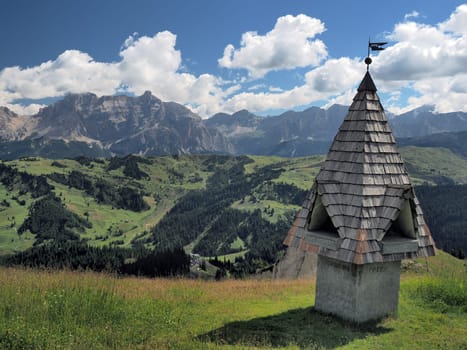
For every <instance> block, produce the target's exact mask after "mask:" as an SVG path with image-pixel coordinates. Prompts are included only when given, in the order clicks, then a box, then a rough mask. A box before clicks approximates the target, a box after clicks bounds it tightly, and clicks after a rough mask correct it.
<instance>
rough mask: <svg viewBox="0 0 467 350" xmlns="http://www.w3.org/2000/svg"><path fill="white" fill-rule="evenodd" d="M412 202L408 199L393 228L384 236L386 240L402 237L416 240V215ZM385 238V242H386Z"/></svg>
mask: <svg viewBox="0 0 467 350" xmlns="http://www.w3.org/2000/svg"><path fill="white" fill-rule="evenodd" d="M412 206H413V203H412V200H410V199H407V200H406V201H405V202H404V204H403V205H402V207H401V210H400V212H399V216H398V217H397V219H396V220H395V221H394V222H393V223H392V225H391V227H390V228H389V230H388V231H387V233H386V234H385V235H384V238H390V237H393V238H394V237H400V238H410V239H416V238H417V234H416V231H415V224H414V215H413V211H412ZM384 238H383V240H384Z"/></svg>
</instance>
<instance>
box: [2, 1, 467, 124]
mask: <svg viewBox="0 0 467 350" xmlns="http://www.w3.org/2000/svg"><path fill="white" fill-rule="evenodd" d="M1 7H2V11H1V12H0V38H1V42H2V43H3V49H2V54H1V55H0V105H4V106H8V107H9V108H11V109H13V110H14V111H16V112H18V113H22V114H28V113H34V112H36V111H37V110H38V109H39V108H40V107H42V106H44V104H46V103H48V102H50V101H54V100H56V99H57V98H60V97H62V96H64V95H65V94H67V93H80V92H88V91H89V92H94V93H96V94H97V95H112V94H121V93H126V94H131V95H140V94H142V93H143V92H144V91H145V90H150V91H152V93H153V94H154V95H156V96H158V97H159V98H161V99H162V100H166V101H168V100H170V101H176V102H179V103H182V104H185V105H186V106H188V107H190V108H192V109H193V110H194V111H196V112H198V113H199V114H200V115H201V116H203V117H209V116H211V115H213V114H214V113H216V112H228V113H232V112H235V111H237V110H240V109H244V108H246V109H248V110H250V111H252V112H256V113H258V114H276V113H279V112H280V111H284V110H288V109H295V110H302V109H304V108H307V107H309V106H312V105H317V106H324V107H326V106H329V105H332V104H333V103H342V104H348V103H350V101H351V98H352V97H353V95H354V94H355V87H356V85H357V84H358V83H359V81H360V80H361V78H362V77H363V73H364V71H365V65H364V64H363V59H364V58H365V56H366V49H367V42H368V37H369V36H371V38H372V39H373V40H377V41H388V42H389V44H388V45H387V49H386V50H385V51H382V52H380V53H378V54H377V55H375V56H377V57H374V63H373V64H372V66H371V72H372V75H373V77H374V80H375V82H376V85H377V87H378V89H379V94H380V96H381V98H382V100H383V105H384V106H385V108H386V109H388V110H390V111H392V112H395V113H400V112H403V111H406V110H410V109H413V108H416V107H419V106H421V105H424V104H430V105H434V108H435V109H436V110H437V111H439V112H448V111H454V110H463V111H467V5H466V4H463V2H462V1H450V0H431V1H426V0H424V1H421V0H413V1H406V0H405V1H402V0H393V1H385V2H383V1H380V2H378V1H374V0H373V1H358V2H351V1H345V0H341V1H337V0H327V1H312V0H308V1H305V0H289V1H283V0H281V1H279V0H277V1H276V0H236V1H230V0H222V1H221V0H199V1H194V0H191V1H189V0H184V1H181V0H170V1H143V0H135V1H131V2H130V1H107V0H99V1H96V0H93V1H89V0H82V1H66V0H57V1H56V0H53V1H52V0H45V1H33V0H29V1H26V0H15V1H6V2H4V3H3V4H2V5H1Z"/></svg>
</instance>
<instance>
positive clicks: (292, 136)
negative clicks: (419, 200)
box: [0, 91, 467, 159]
mask: <svg viewBox="0 0 467 350" xmlns="http://www.w3.org/2000/svg"><path fill="white" fill-rule="evenodd" d="M432 110H433V108H432V107H430V106H423V107H421V108H418V109H415V110H412V111H410V112H408V113H404V114H401V115H399V116H393V115H389V120H390V123H391V126H392V128H393V131H394V134H395V136H396V137H397V138H398V139H400V140H401V142H402V143H404V144H415V143H418V145H426V146H433V144H432V143H433V142H432V141H433V140H435V141H437V142H438V144H437V146H440V145H441V146H443V145H444V144H445V143H446V142H447V143H449V144H451V145H452V146H453V147H455V145H456V144H457V145H459V142H460V144H461V146H457V151H458V153H459V149H460V153H462V149H463V146H462V145H465V142H466V141H465V138H466V137H467V135H466V133H459V132H460V131H464V130H467V113H464V112H454V113H444V114H442V113H434V112H433V111H432ZM347 111H348V107H347V106H343V105H333V106H331V107H330V108H328V109H323V108H319V107H311V108H308V109H306V110H304V111H301V112H296V111H287V112H285V113H283V114H280V115H278V116H269V117H262V116H257V115H255V114H253V113H250V112H249V111H247V110H242V111H239V112H236V113H234V114H226V113H218V114H215V115H214V116H212V117H211V118H209V119H205V120H203V119H202V118H201V117H200V116H198V115H197V114H195V113H193V112H192V111H190V110H189V109H187V108H186V107H184V106H182V105H180V104H177V103H174V102H163V101H161V100H160V99H158V98H157V97H155V96H153V95H152V94H151V93H150V92H149V91H147V92H145V93H144V94H143V95H141V96H137V97H132V96H125V95H121V96H102V97H97V96H96V95H94V94H92V93H85V94H70V95H67V96H65V97H64V98H63V99H62V100H60V101H57V102H56V103H54V104H51V105H49V106H47V107H45V108H42V109H41V110H40V111H39V112H38V113H37V114H35V115H31V116H24V115H17V114H16V113H14V112H12V111H10V110H9V109H8V108H6V107H0V158H2V159H14V158H19V157H22V156H33V155H39V156H43V157H48V158H64V157H76V156H80V155H85V156H91V157H107V156H111V155H120V156H122V155H126V154H139V155H146V156H155V155H166V154H202V153H216V154H235V155H240V154H255V155H278V156H285V157H297V156H306V155H311V154H322V153H326V152H327V150H328V148H329V145H330V143H331V141H332V139H333V137H334V135H335V134H336V132H337V129H338V127H339V125H340V124H341V122H342V120H343V119H344V117H345V115H346V114H347ZM441 133H442V135H443V136H439V137H428V138H426V137H427V136H428V135H433V134H441ZM451 133H455V134H452V135H451ZM424 138H425V141H424ZM440 143H441V144H440ZM454 151H455V150H454Z"/></svg>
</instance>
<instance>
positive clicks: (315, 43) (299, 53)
mask: <svg viewBox="0 0 467 350" xmlns="http://www.w3.org/2000/svg"><path fill="white" fill-rule="evenodd" d="M324 31H325V26H324V23H323V22H321V21H320V20H319V19H316V18H312V17H308V16H306V15H303V14H300V15H298V16H292V15H287V16H283V17H279V18H278V19H277V22H276V24H275V26H274V28H273V29H272V30H271V31H270V32H268V33H266V34H265V35H260V34H258V33H257V32H246V33H244V34H243V35H242V40H241V42H240V48H238V49H235V47H234V46H233V45H232V44H229V45H227V46H226V47H225V49H224V55H223V56H222V58H220V59H219V60H218V63H219V65H220V66H221V67H225V68H243V69H246V70H247V71H248V72H249V74H250V76H251V77H253V78H260V77H263V76H264V75H265V74H266V73H268V72H270V71H274V70H281V69H293V68H296V67H306V66H316V65H318V64H319V63H320V62H321V61H322V60H323V59H324V58H326V56H327V49H326V46H325V45H324V43H323V42H322V41H321V40H319V39H314V38H315V36H316V35H318V34H321V33H322V32H324Z"/></svg>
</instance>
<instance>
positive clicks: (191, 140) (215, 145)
mask: <svg viewBox="0 0 467 350" xmlns="http://www.w3.org/2000/svg"><path fill="white" fill-rule="evenodd" d="M20 118H22V119H24V120H26V121H23V122H22V123H20V122H14V121H15V120H18V121H19V120H20ZM22 125H28V127H27V128H24V127H23V129H21V128H20V127H18V126H22ZM0 127H2V130H4V131H3V132H2V134H0V137H1V138H2V139H3V141H4V144H3V146H4V147H6V145H5V142H6V143H9V142H11V141H15V142H16V143H17V145H18V142H19V143H20V144H21V146H24V145H25V144H27V143H28V142H29V143H31V142H30V141H31V140H41V143H47V142H49V141H50V140H54V141H57V140H59V141H61V142H64V143H70V142H75V143H78V144H80V145H83V144H84V145H88V146H89V147H90V148H98V149H101V150H102V151H103V152H104V153H109V154H117V155H125V154H129V153H135V154H141V155H164V154H185V153H232V152H233V149H232V147H231V145H230V143H229V142H228V140H227V139H226V138H225V137H224V136H223V135H222V134H221V133H220V132H219V131H217V130H216V129H211V128H209V127H207V126H206V125H205V124H204V123H203V122H202V119H201V117H199V116H198V115H197V114H195V113H193V112H191V111H190V110H189V109H188V108H186V107H184V106H182V105H180V104H177V103H173V102H162V101H161V100H160V99H158V98H157V97H155V96H153V95H152V94H151V93H150V92H145V93H144V94H143V95H141V96H138V97H130V96H124V95H122V96H103V97H100V98H98V97H97V96H96V95H94V94H91V93H86V94H70V95H67V96H66V97H65V98H64V99H62V100H60V101H58V102H56V103H54V104H52V105H50V106H47V107H45V108H43V109H41V110H40V111H39V113H37V114H35V115H33V116H29V117H27V116H18V115H16V114H14V113H12V112H11V111H9V110H7V109H5V108H3V109H2V110H0ZM10 152H11V151H10Z"/></svg>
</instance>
